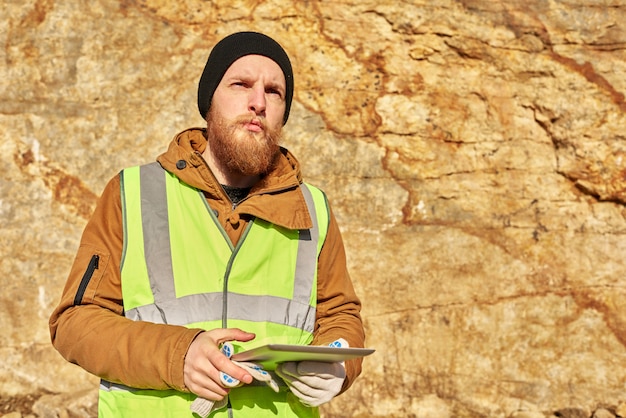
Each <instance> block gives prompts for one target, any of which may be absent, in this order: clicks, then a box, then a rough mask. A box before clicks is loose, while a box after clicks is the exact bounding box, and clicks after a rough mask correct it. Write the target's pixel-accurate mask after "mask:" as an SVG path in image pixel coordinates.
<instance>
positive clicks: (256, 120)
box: [234, 115, 267, 131]
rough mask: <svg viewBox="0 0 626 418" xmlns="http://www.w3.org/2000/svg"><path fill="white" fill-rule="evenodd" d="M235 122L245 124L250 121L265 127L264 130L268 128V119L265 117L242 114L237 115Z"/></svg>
mask: <svg viewBox="0 0 626 418" xmlns="http://www.w3.org/2000/svg"><path fill="white" fill-rule="evenodd" d="M234 123H235V124H237V125H245V124H248V123H251V124H254V125H258V126H260V127H261V128H263V130H264V131H266V130H267V121H266V120H265V118H259V117H257V116H249V115H241V116H237V117H236V118H235V120H234Z"/></svg>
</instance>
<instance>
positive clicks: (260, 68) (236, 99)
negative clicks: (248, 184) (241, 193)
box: [207, 55, 286, 176]
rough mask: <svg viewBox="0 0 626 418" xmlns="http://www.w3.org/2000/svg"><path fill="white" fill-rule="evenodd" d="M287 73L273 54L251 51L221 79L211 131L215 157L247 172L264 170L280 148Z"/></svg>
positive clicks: (213, 105) (211, 112) (209, 120)
mask: <svg viewBox="0 0 626 418" xmlns="http://www.w3.org/2000/svg"><path fill="white" fill-rule="evenodd" d="M285 91H286V85H285V77H284V75H283V72H282V70H281V69H280V67H279V66H278V64H276V63H275V62H274V61H272V60H271V59H269V58H267V57H264V56H261V55H246V56H244V57H241V58H239V59H238V60H236V61H235V62H234V63H233V64H232V65H231V66H230V67H229V68H228V70H226V73H225V74H224V77H223V78H222V80H221V81H220V83H219V84H218V86H217V88H216V90H215V93H214V94H213V99H212V102H211V107H210V109H209V114H208V116H207V123H208V124H207V133H208V140H209V147H210V149H211V152H212V154H213V155H214V157H215V158H216V159H217V160H218V161H219V162H220V163H221V164H223V165H224V166H225V167H226V168H227V169H228V170H230V171H233V172H235V173H237V174H242V175H246V176H248V175H257V174H264V173H266V172H267V171H268V170H269V169H270V168H271V165H272V163H273V161H274V158H275V157H276V155H277V153H278V149H279V147H278V143H279V138H280V133H281V129H282V124H283V115H284V113H285Z"/></svg>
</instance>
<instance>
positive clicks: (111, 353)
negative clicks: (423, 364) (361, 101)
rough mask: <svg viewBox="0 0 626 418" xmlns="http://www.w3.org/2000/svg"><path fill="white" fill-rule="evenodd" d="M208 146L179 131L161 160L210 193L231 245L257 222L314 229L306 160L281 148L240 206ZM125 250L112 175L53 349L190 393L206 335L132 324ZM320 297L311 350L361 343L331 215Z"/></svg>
mask: <svg viewBox="0 0 626 418" xmlns="http://www.w3.org/2000/svg"><path fill="white" fill-rule="evenodd" d="M205 147H206V139H205V137H204V130H202V129H199V128H194V129H189V130H186V131H183V132H182V133H180V134H179V135H177V136H176V138H174V140H173V141H172V142H171V144H170V146H169V149H168V150H167V151H166V152H165V153H164V154H162V155H161V156H159V157H158V159H157V160H158V161H159V163H160V164H161V165H162V166H163V168H165V169H166V170H167V171H170V172H172V173H175V174H176V175H177V176H178V177H179V178H180V179H182V180H183V181H184V182H185V183H187V184H189V185H191V186H193V187H196V188H198V189H200V190H203V191H204V194H205V196H206V199H207V201H208V203H209V205H210V207H211V208H212V209H213V210H215V211H217V213H218V219H219V221H220V222H221V225H222V227H224V229H225V230H226V232H227V233H228V235H229V237H230V239H231V240H232V242H233V244H236V243H237V241H238V240H239V238H240V236H241V233H242V231H243V230H244V229H245V225H246V223H247V222H248V221H249V220H250V219H251V218H252V217H258V218H262V219H265V220H267V221H269V222H272V223H274V224H277V225H280V226H283V227H285V228H290V229H304V228H310V227H311V226H312V222H311V219H310V216H309V213H308V210H307V207H306V203H305V201H304V197H303V196H302V194H301V192H300V190H299V187H297V186H298V184H299V183H300V182H301V181H302V180H301V177H300V169H299V164H298V162H297V161H296V159H295V158H294V157H293V155H291V153H289V152H288V151H287V150H285V149H283V150H282V153H281V156H280V161H279V163H278V164H277V166H276V168H275V169H274V170H273V171H272V172H271V173H270V174H268V175H267V176H266V177H264V178H263V179H262V180H261V181H259V182H258V183H257V184H256V185H255V186H254V187H253V188H252V190H251V191H250V194H249V196H248V197H247V198H246V199H245V200H243V201H242V202H240V204H239V205H238V206H237V207H236V208H234V209H233V207H232V203H231V202H230V200H229V198H228V197H227V195H226V194H225V192H224V190H223V189H222V187H221V186H220V185H219V184H218V183H217V180H216V179H215V177H214V176H213V174H212V172H211V171H210V169H209V167H208V165H207V164H206V162H205V161H204V159H203V158H202V155H201V154H202V152H203V151H204V149H205ZM181 161H184V162H185V164H183V163H182V162H181ZM183 166H184V167H183ZM122 247H123V232H122V211H121V199H120V181H119V176H115V177H114V178H113V179H111V180H110V181H109V183H108V184H107V186H106V188H105V189H104V191H103V193H102V196H101V198H100V200H99V202H98V205H97V207H96V209H95V212H94V214H93V216H92V217H91V219H90V220H89V222H88V223H87V226H86V227H85V230H84V232H83V236H82V239H81V243H80V247H79V249H78V253H77V255H76V258H75V260H74V264H73V266H72V269H71V271H70V274H69V277H68V280H67V283H66V285H65V289H64V290H63V295H62V298H61V302H60V303H59V305H58V306H57V308H56V309H55V310H54V312H53V313H52V315H51V317H50V335H51V338H52V343H53V345H54V346H55V348H56V349H57V350H58V351H59V352H60V353H61V355H62V356H63V357H64V358H65V359H66V360H68V361H70V362H72V363H75V364H78V365H79V366H81V367H82V368H84V369H85V370H87V371H88V372H90V373H93V374H94V375H96V376H99V377H101V378H104V379H106V380H109V381H112V382H117V383H122V384H125V385H127V386H131V387H136V388H152V389H169V388H172V389H176V390H179V391H188V390H187V389H186V387H185V385H184V383H183V364H184V359H185V354H186V352H187V349H188V347H189V345H190V344H191V342H192V341H193V339H194V338H195V337H196V335H197V334H198V333H200V332H202V330H200V329H188V328H185V327H181V326H174V325H163V324H153V323H148V322H141V321H139V322H134V321H131V320H129V319H127V318H125V317H124V316H123V309H124V308H123V302H122V290H121V286H120V260H121V255H122ZM94 255H98V256H99V263H98V265H97V268H96V269H95V270H94V273H93V275H92V276H91V279H90V280H89V281H88V282H87V283H82V286H81V282H83V281H86V280H83V277H84V276H85V272H86V271H87V269H88V265H89V263H90V260H91V259H92V257H93V256H94ZM317 291H318V295H317V299H318V305H317V315H316V324H315V331H314V340H313V344H314V345H322V344H328V343H330V342H332V341H334V340H336V339H337V338H345V339H346V340H347V341H348V343H349V344H350V346H351V347H363V344H364V331H363V325H362V322H361V317H360V309H361V303H360V301H359V299H358V297H357V296H356V294H355V292H354V288H353V286H352V282H351V280H350V277H349V275H348V271H347V268H346V256H345V251H344V247H343V242H342V239H341V235H340V232H339V228H338V226H337V222H336V220H335V217H334V216H333V215H332V213H331V219H330V226H329V230H328V236H327V238H326V242H325V243H324V246H323V248H322V251H321V253H320V256H319V264H318V290H317ZM360 372H361V361H360V360H350V361H347V362H346V374H347V378H346V381H345V383H344V387H343V390H345V389H347V388H348V387H349V386H350V385H351V384H352V382H353V381H354V379H355V378H356V377H357V376H358V375H359V373H360Z"/></svg>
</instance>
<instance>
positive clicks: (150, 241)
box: [139, 163, 176, 322]
mask: <svg viewBox="0 0 626 418" xmlns="http://www.w3.org/2000/svg"><path fill="white" fill-rule="evenodd" d="M164 173H165V171H164V170H163V168H161V166H160V165H159V163H152V164H148V165H144V166H142V167H141V168H140V171H139V176H140V185H141V221H142V224H143V231H144V232H143V233H144V251H145V255H146V266H147V268H148V276H149V277H150V284H151V288H152V293H153V295H154V302H155V303H156V304H157V305H159V304H161V303H162V302H163V301H166V300H169V299H172V296H173V295H175V294H176V290H175V289H174V280H173V277H174V270H173V267H172V250H171V247H170V245H169V244H170V227H169V219H168V213H167V191H166V189H165V175H164ZM156 283H158V284H159V285H158V286H155V284H156ZM159 322H161V321H159Z"/></svg>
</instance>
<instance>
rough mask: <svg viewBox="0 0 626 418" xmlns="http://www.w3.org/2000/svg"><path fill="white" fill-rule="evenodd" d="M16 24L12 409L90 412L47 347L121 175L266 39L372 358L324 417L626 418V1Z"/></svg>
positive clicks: (7, 80) (179, 10)
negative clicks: (217, 53) (201, 87)
mask: <svg viewBox="0 0 626 418" xmlns="http://www.w3.org/2000/svg"><path fill="white" fill-rule="evenodd" d="M3 15H4V17H5V18H4V19H2V21H1V22H0V39H1V40H2V44H3V45H4V48H0V57H1V58H2V61H3V62H4V65H1V66H0V80H2V81H1V82H0V138H1V140H0V150H1V152H0V164H1V165H2V169H3V170H2V171H3V175H2V178H1V179H0V219H1V222H2V234H1V235H0V243H1V256H0V273H1V274H0V286H1V288H2V289H3V291H2V294H1V295H0V307H1V308H0V326H1V327H2V332H1V333H0V358H2V359H3V361H2V363H1V364H0V412H2V413H4V412H13V413H14V414H17V415H19V414H20V413H23V414H26V413H31V412H29V411H32V414H34V415H37V416H66V415H63V414H68V413H69V414H73V415H82V416H88V415H89V414H92V413H93V411H94V409H93V408H94V403H95V400H96V398H95V390H94V388H95V387H96V384H97V380H96V379H95V378H93V377H91V376H89V375H88V374H87V373H85V372H83V371H81V370H80V369H79V368H78V367H76V366H73V365H70V364H67V363H65V361H64V360H62V359H61V357H60V356H59V355H58V354H57V353H56V351H54V349H53V348H52V347H51V346H50V344H49V336H48V331H47V318H48V316H49V314H50V312H51V310H52V309H53V307H54V306H55V304H56V303H57V301H58V298H59V295H60V291H61V288H62V286H63V284H64V281H65V278H66V274H67V272H68V271H69V267H70V265H71V262H72V259H73V256H74V254H75V251H76V249H77V244H78V241H79V238H80V234H81V231H82V228H83V227H84V225H85V222H86V220H87V219H88V217H89V215H90V212H91V210H92V209H93V207H94V204H95V201H96V199H97V196H98V195H99V193H100V192H101V190H102V188H103V187H104V184H105V183H106V181H107V180H108V179H109V178H110V177H112V176H113V175H114V174H115V173H116V172H117V171H118V170H119V169H121V168H123V167H126V166H129V165H134V164H138V163H143V162H148V161H152V160H153V159H154V157H155V156H156V155H157V154H159V153H160V152H162V151H163V150H164V149H165V147H166V145H167V143H168V141H169V140H170V139H171V137H172V136H173V135H174V134H175V133H176V132H177V131H179V130H182V129H183V128H186V127H188V126H192V125H196V126H197V125H201V124H202V120H201V119H200V117H199V115H198V113H197V110H196V101H195V95H196V86H197V81H198V78H199V76H200V73H201V71H202V68H203V67H204V64H205V61H206V58H207V56H208V53H209V51H210V49H211V47H212V45H213V44H214V42H216V41H217V40H218V39H220V38H221V37H222V36H224V35H226V34H229V33H231V32H234V31H237V30H249V29H250V30H258V31H262V32H265V33H268V34H270V35H272V36H273V37H275V38H276V39H277V40H279V41H280V42H281V43H282V44H283V46H284V47H285V48H286V49H287V51H288V52H289V54H290V55H291V57H292V61H293V65H294V68H295V80H296V93H295V98H294V105H293V108H292V113H291V116H290V120H289V123H288V124H287V127H286V130H287V135H286V141H285V145H286V146H287V147H288V148H290V149H291V150H292V151H293V152H294V153H295V154H296V155H297V156H298V157H299V159H300V160H301V161H302V163H303V166H304V172H305V175H306V178H307V179H308V181H309V182H311V183H314V184H317V185H319V186H321V187H322V188H324V189H325V190H326V192H327V193H328V195H329V197H330V199H331V202H332V204H333V205H334V209H335V212H336V215H337V217H338V219H339V222H340V225H341V226H342V230H343V233H344V239H345V243H346V247H347V251H348V256H349V261H350V266H351V273H352V276H353V279H354V283H355V286H356V288H357V290H358V292H359V293H360V295H361V296H362V299H363V304H364V310H363V315H364V319H365V324H366V327H367V331H368V344H367V345H368V346H370V347H373V348H376V349H377V352H376V354H375V355H373V356H372V357H370V358H368V359H367V360H366V361H365V363H364V372H363V375H362V377H361V378H360V380H359V381H358V382H357V383H356V384H355V386H354V387H353V389H352V390H351V391H349V392H348V393H346V394H344V395H342V396H341V397H339V398H337V399H336V400H335V401H334V402H333V403H332V404H330V405H329V406H326V407H325V408H324V411H325V413H326V416H329V417H344V416H359V417H377V416H380V417H382V416H386V417H387V416H397V417H409V416H413V417H478V416H481V417H535V416H537V417H539V416H544V415H545V416H550V415H552V414H557V415H558V416H572V417H573V416H591V414H592V413H593V411H595V410H598V409H599V408H601V407H603V408H605V409H604V411H608V412H607V413H611V414H612V415H621V414H623V415H626V407H625V405H624V404H623V402H626V387H625V386H624V382H626V348H625V345H626V303H624V300H625V299H624V298H625V296H626V287H625V279H624V276H625V273H626V261H625V257H624V254H626V210H625V207H624V205H625V204H626V138H625V134H624V128H625V127H626V118H625V112H626V102H625V101H624V92H625V91H626V26H625V24H624V22H626V3H624V2H623V1H622V0H594V1H591V0H567V1H553V0H549V1H548V0H506V1H505V0H502V1H500V0H414V1H403V2H399V1H395V0H393V1H392V0H387V1H385V0H377V1H369V0H366V1H356V0H354V1H350V0H345V1H333V2H325V1H288V0H273V1H250V0H240V1H235V2H230V1H218V2H206V1H202V0H186V1H184V2H173V1H165V0H117V1H114V0H96V1H89V2H87V1H80V0H66V1H57V2H55V1H52V0H26V1H19V2H18V1H11V0H10V1H8V2H6V1H5V2H4V4H3ZM68 411H69V412H68ZM620 411H621V412H620ZM46 414H47V415H46ZM55 414H56V415H55ZM559 414H560V415H559ZM567 414H570V415H567ZM577 414H578V415H577ZM597 414H598V412H596V415H597ZM17 415H16V416H17ZM598 416H600V415H598Z"/></svg>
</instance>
